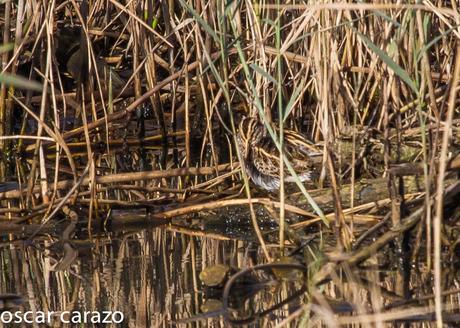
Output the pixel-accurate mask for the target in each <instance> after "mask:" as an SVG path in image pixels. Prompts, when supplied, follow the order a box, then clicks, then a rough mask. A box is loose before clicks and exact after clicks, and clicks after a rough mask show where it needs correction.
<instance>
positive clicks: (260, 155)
mask: <svg viewBox="0 0 460 328" xmlns="http://www.w3.org/2000/svg"><path fill="white" fill-rule="evenodd" d="M275 130H276V131H278V129H277V128H275ZM236 139H237V144H238V148H239V150H240V152H241V155H242V157H243V158H242V159H243V161H244V165H245V168H246V172H247V174H248V175H249V177H250V178H251V179H252V181H253V182H254V183H255V184H256V185H257V186H259V187H261V188H263V189H266V190H276V189H279V186H280V179H279V167H280V161H279V151H278V148H277V147H276V145H275V143H274V142H273V140H272V138H271V136H270V135H269V133H268V131H267V130H266V128H265V126H264V125H263V124H262V123H260V122H259V121H258V120H257V118H254V117H246V118H244V119H243V120H242V121H241V122H240V124H239V127H238V134H237V138H236ZM283 152H284V153H285V154H286V157H287V158H288V160H289V162H290V163H291V165H292V167H293V168H294V170H295V172H296V173H297V175H298V177H299V178H300V181H302V182H303V181H309V180H311V179H312V160H311V158H312V157H313V156H318V155H321V153H320V151H319V150H318V149H317V148H316V147H315V146H314V145H313V144H312V143H311V142H310V141H308V140H307V139H306V138H305V136H303V135H301V134H300V133H298V132H296V131H293V130H288V129H285V130H284V145H283ZM284 171H285V174H284V176H285V181H286V182H293V181H294V177H293V176H291V175H290V174H289V171H288V170H287V168H286V166H284Z"/></svg>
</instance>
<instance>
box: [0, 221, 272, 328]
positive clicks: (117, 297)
mask: <svg viewBox="0 0 460 328" xmlns="http://www.w3.org/2000/svg"><path fill="white" fill-rule="evenodd" d="M15 245H16V246H12V247H2V248H0V260H1V261H2V263H3V265H2V267H3V268H4V270H3V272H2V276H1V278H0V286H1V287H0V294H5V293H17V294H20V295H23V296H24V304H23V306H22V307H20V308H19V309H20V310H21V311H23V312H24V311H28V310H32V311H46V312H48V311H54V312H55V313H56V316H54V320H55V321H54V324H61V323H60V322H59V313H60V312H61V311H79V312H84V311H120V312H122V313H123V315H124V316H125V319H124V322H123V325H121V326H124V327H145V326H147V327H155V326H170V324H171V322H172V321H177V320H181V319H185V318H189V317H193V316H194V315H196V314H197V313H200V312H201V308H202V305H203V303H204V301H206V299H205V297H204V294H203V292H202V291H201V289H202V288H201V282H200V281H199V278H198V276H199V273H200V271H201V270H202V268H205V267H207V266H211V265H214V264H217V263H224V264H227V265H229V266H231V267H239V268H241V267H247V266H253V265H255V264H256V263H255V262H254V259H255V258H257V257H258V250H257V249H256V248H254V247H253V246H251V245H252V244H251V242H246V241H244V242H243V241H233V240H231V241H221V240H214V239H211V238H197V237H190V236H186V235H183V234H178V233H174V232H169V231H166V230H165V229H161V228H154V229H146V230H142V231H140V232H126V233H119V234H117V235H115V234H112V235H100V236H93V239H92V243H91V244H90V243H88V242H85V243H80V244H79V243H77V242H76V243H75V247H76V248H77V249H78V253H79V256H78V260H77V261H76V262H75V263H74V264H73V265H72V266H71V268H70V270H67V271H51V268H52V267H53V263H51V262H52V261H50V257H49V256H48V254H49V252H50V251H49V250H48V249H47V247H48V246H49V244H48V241H45V240H43V239H42V240H41V241H37V242H36V244H35V245H34V246H33V247H32V246H29V247H27V248H24V247H23V246H22V245H21V244H15ZM260 258H262V257H260ZM239 288H241V287H239ZM270 288H271V290H270V291H271V292H273V291H274V290H275V289H274V288H273V287H270ZM278 289H279V288H278ZM264 295H265V296H264ZM260 297H266V298H267V297H269V298H270V299H273V295H272V294H269V293H265V294H261V296H256V299H255V300H253V301H251V302H246V304H244V306H246V308H248V311H249V306H250V305H251V304H250V303H252V306H254V305H255V309H257V307H260V306H258V305H257V304H258V303H259V302H260V301H261V300H260ZM257 298H259V299H258V300H257ZM231 305H232V304H231ZM243 312H244V311H243ZM248 313H249V312H248ZM203 320H205V321H203ZM267 320H268V319H267ZM205 323H206V325H207V324H211V323H214V324H216V325H218V326H219V325H221V324H222V319H221V318H219V317H217V318H205V319H202V320H201V322H200V321H198V323H189V325H197V324H198V325H204V324H205ZM181 325H182V326H185V323H184V324H181ZM112 326H114V327H115V326H116V327H120V325H119V324H113V325H112Z"/></svg>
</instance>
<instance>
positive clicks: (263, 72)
mask: <svg viewBox="0 0 460 328" xmlns="http://www.w3.org/2000/svg"><path fill="white" fill-rule="evenodd" d="M249 67H251V68H252V69H253V70H254V71H256V72H257V73H259V74H260V75H262V76H264V77H265V78H267V79H268V80H270V82H273V83H274V84H275V85H278V81H276V80H275V78H274V77H273V76H271V75H270V74H268V73H267V72H266V71H265V70H264V69H263V68H262V67H260V66H259V65H257V64H254V63H252V64H249Z"/></svg>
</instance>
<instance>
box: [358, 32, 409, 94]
mask: <svg viewBox="0 0 460 328" xmlns="http://www.w3.org/2000/svg"><path fill="white" fill-rule="evenodd" d="M355 32H356V34H358V36H359V37H360V38H361V39H362V40H363V41H364V43H366V45H367V46H368V47H369V48H370V49H371V50H372V51H373V52H375V53H376V54H377V56H379V57H380V59H381V60H382V61H383V62H384V63H385V64H386V65H387V66H388V67H389V68H390V69H391V70H392V71H393V72H395V74H396V75H398V76H399V77H400V78H401V80H403V81H404V82H406V84H407V85H408V86H409V87H410V88H411V89H412V91H414V93H415V94H418V88H417V85H416V84H415V82H414V81H413V80H412V79H411V78H410V76H409V74H407V72H406V71H405V70H404V69H403V68H402V67H401V66H399V65H398V64H397V63H396V62H395V61H394V60H393V59H391V57H390V56H388V55H387V54H386V53H385V52H384V51H383V50H382V49H380V48H379V47H377V46H376V45H375V44H374V43H372V41H371V40H370V39H368V38H367V37H366V36H365V35H363V34H361V33H360V32H358V31H357V30H355Z"/></svg>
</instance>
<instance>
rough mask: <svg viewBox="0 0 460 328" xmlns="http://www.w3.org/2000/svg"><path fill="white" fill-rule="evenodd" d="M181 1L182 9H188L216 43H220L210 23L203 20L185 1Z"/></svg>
mask: <svg viewBox="0 0 460 328" xmlns="http://www.w3.org/2000/svg"><path fill="white" fill-rule="evenodd" d="M179 1H180V3H181V5H182V7H184V8H185V9H187V10H188V11H189V12H190V14H191V15H192V16H193V18H195V19H196V21H197V22H198V23H199V24H200V25H201V27H203V28H204V30H205V31H206V32H207V33H209V35H211V36H212V38H213V39H214V41H216V42H219V37H218V36H217V34H216V32H214V30H213V29H212V28H211V26H209V25H208V23H206V21H205V20H204V19H203V18H201V16H200V15H199V14H198V13H197V12H196V11H195V10H194V9H193V8H192V7H190V5H189V4H188V3H186V2H185V1H184V0H179Z"/></svg>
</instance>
